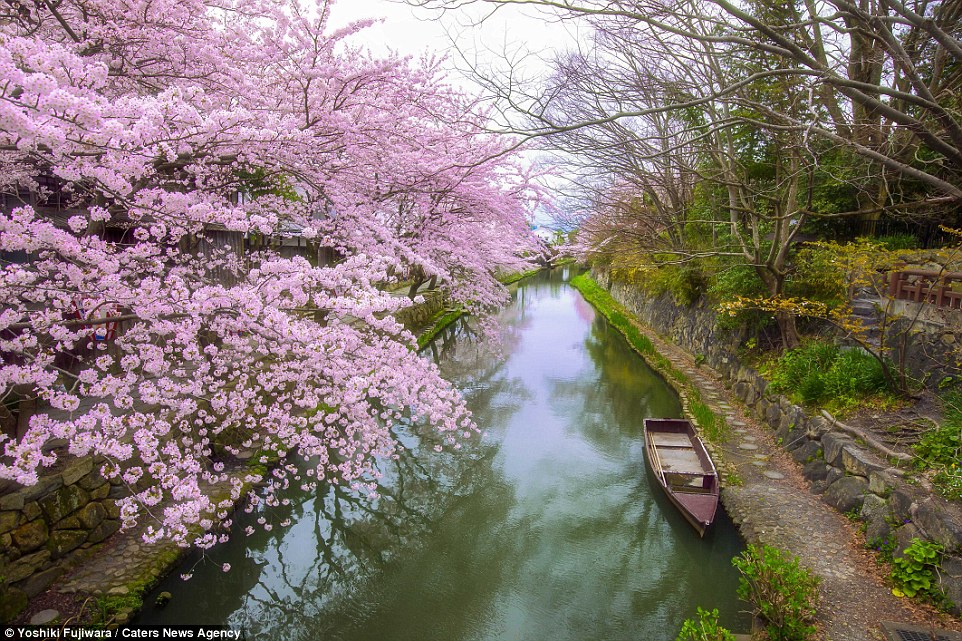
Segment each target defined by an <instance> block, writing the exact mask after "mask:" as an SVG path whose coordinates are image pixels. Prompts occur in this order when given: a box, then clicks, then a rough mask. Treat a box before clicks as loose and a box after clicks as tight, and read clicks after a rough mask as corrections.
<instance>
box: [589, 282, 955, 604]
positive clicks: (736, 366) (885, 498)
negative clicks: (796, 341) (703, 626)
mask: <svg viewBox="0 0 962 641" xmlns="http://www.w3.org/2000/svg"><path fill="white" fill-rule="evenodd" d="M593 275H594V277H595V279H596V280H597V281H598V282H599V283H600V284H602V285H603V286H605V287H606V288H607V289H609V291H610V292H611V295H612V296H613V297H614V298H615V299H616V300H617V301H619V302H620V303H621V304H622V305H624V306H625V307H627V308H628V309H629V310H630V311H631V312H632V313H634V314H635V315H636V316H637V317H638V318H639V320H641V321H642V322H644V323H645V324H647V325H649V326H650V327H652V328H653V329H654V330H655V331H657V332H658V333H659V334H661V335H662V336H664V337H666V338H669V339H671V340H672V341H674V342H675V343H676V344H678V345H679V346H680V347H682V348H683V349H685V350H686V351H688V352H690V353H692V354H694V355H696V356H699V357H701V358H704V362H705V363H706V364H707V365H709V366H710V367H712V368H713V369H715V370H716V371H717V372H718V373H719V374H720V375H721V376H722V377H723V378H724V379H725V381H726V384H727V385H728V386H730V388H731V390H732V392H733V393H734V395H735V396H736V397H737V398H738V399H739V400H740V401H742V402H743V403H744V404H745V405H746V407H747V408H748V409H749V410H750V411H751V412H752V413H754V414H755V415H756V416H757V417H758V418H759V419H760V420H761V421H763V422H764V423H767V424H768V425H769V426H770V427H771V428H772V429H773V430H774V431H775V438H776V441H777V442H778V443H779V444H781V445H782V446H783V447H784V448H785V449H787V450H788V451H789V452H790V453H791V456H792V457H793V458H794V459H795V460H796V461H797V462H798V463H799V464H801V465H803V466H804V468H803V473H804V475H805V477H806V478H807V479H808V480H809V481H811V483H812V485H811V490H812V492H813V493H816V494H820V495H821V496H822V498H823V500H825V501H826V502H827V503H829V504H830V505H832V506H833V507H835V508H836V509H838V511H839V512H842V513H844V514H848V515H852V516H857V517H858V518H860V519H862V520H863V521H864V523H865V527H866V529H865V536H866V540H867V541H869V542H883V541H893V542H895V543H896V555H898V554H899V553H900V552H901V550H903V549H904V548H905V547H906V546H908V545H909V542H910V541H911V540H912V539H913V538H915V537H918V538H922V539H926V540H929V541H934V542H937V543H941V544H942V545H943V546H944V547H945V549H946V551H947V553H948V554H947V555H946V556H945V558H944V560H943V563H942V568H941V572H940V574H941V580H942V585H943V588H944V589H945V592H946V594H947V595H948V597H949V598H950V599H951V600H952V602H953V603H955V604H956V606H955V609H954V611H955V613H956V614H959V613H960V612H962V609H960V606H962V555H960V552H962V507H960V506H959V505H957V504H955V503H950V502H948V501H945V500H944V499H942V498H940V497H938V496H936V495H934V494H933V493H932V492H930V491H926V490H925V489H923V488H921V487H919V486H917V485H915V484H912V483H910V482H907V477H908V480H911V472H910V471H905V470H902V469H898V468H896V467H894V466H892V465H891V464H890V463H889V462H888V461H886V460H884V459H883V458H881V457H880V456H878V455H877V454H876V453H875V452H874V451H871V450H870V449H869V448H867V447H865V446H864V445H863V444H862V443H860V442H859V441H858V440H857V439H855V438H853V437H852V436H851V435H849V434H848V433H846V432H844V431H842V430H841V429H839V428H838V426H837V425H836V424H835V423H833V422H832V421H829V420H828V419H827V418H825V417H823V416H810V415H809V414H808V413H806V411H805V410H803V409H802V408H801V407H799V406H797V405H794V404H792V403H791V402H790V401H789V400H788V399H787V398H786V397H784V396H782V395H776V394H771V393H769V392H768V391H767V388H768V383H767V381H765V380H764V379H763V378H762V377H761V376H760V375H759V374H758V373H757V372H756V371H754V370H753V369H751V368H748V367H744V366H742V365H741V364H740V363H739V362H738V358H737V356H736V353H737V352H736V350H737V347H738V345H739V343H740V342H741V340H742V339H743V337H744V335H743V334H741V333H740V332H733V331H727V330H721V329H718V328H717V327H716V323H715V312H714V311H713V310H712V309H711V307H710V306H709V305H707V304H705V303H704V302H701V303H699V304H696V305H694V306H692V307H691V308H680V307H678V306H677V305H676V304H675V303H674V301H673V300H672V299H671V298H670V296H668V295H665V296H660V297H657V298H649V297H647V296H645V294H644V293H642V292H640V291H638V290H637V289H635V288H633V287H631V286H630V285H624V284H621V283H613V282H611V281H610V280H609V279H608V277H607V275H606V274H604V273H599V272H594V274H593Z"/></svg>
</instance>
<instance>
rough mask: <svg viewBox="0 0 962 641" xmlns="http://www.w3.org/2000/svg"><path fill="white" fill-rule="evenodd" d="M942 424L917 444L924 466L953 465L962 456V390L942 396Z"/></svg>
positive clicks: (926, 434) (926, 433) (927, 433)
mask: <svg viewBox="0 0 962 641" xmlns="http://www.w3.org/2000/svg"><path fill="white" fill-rule="evenodd" d="M942 415H943V417H944V418H943V421H942V425H940V426H939V427H937V428H934V429H931V430H928V431H927V432H925V434H923V435H922V438H920V439H919V442H918V443H916V444H915V453H916V454H917V455H918V456H919V458H920V459H921V462H922V465H923V467H938V466H951V465H952V464H953V463H956V462H957V461H958V460H959V459H960V457H962V391H959V390H952V391H950V392H947V393H946V394H945V395H944V396H943V397H942Z"/></svg>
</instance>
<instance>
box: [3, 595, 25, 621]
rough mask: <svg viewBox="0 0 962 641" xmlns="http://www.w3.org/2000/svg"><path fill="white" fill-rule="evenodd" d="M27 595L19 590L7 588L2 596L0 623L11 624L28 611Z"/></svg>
mask: <svg viewBox="0 0 962 641" xmlns="http://www.w3.org/2000/svg"><path fill="white" fill-rule="evenodd" d="M27 601H28V599H27V594H26V593H25V592H24V591H23V590H18V589H17V588H7V589H6V590H4V591H3V594H0V621H3V622H4V623H10V622H11V621H13V620H14V619H15V618H17V615H18V614H20V613H21V612H23V611H24V610H26V609H27Z"/></svg>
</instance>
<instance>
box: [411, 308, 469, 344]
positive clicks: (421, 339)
mask: <svg viewBox="0 0 962 641" xmlns="http://www.w3.org/2000/svg"><path fill="white" fill-rule="evenodd" d="M463 314H464V310H463V309H442V310H441V311H440V312H438V313H437V315H436V316H435V317H434V318H433V319H432V320H431V325H430V327H429V328H428V329H426V330H424V331H423V332H421V334H420V336H418V351H421V350H422V349H424V348H425V347H426V346H427V344H428V343H430V342H431V341H432V340H434V337H435V336H437V335H438V334H440V333H441V332H443V331H444V329H445V328H446V327H448V326H449V325H450V324H451V323H453V322H454V321H456V320H458V319H459V318H461V316H462V315H463Z"/></svg>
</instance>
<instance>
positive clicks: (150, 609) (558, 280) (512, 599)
mask: <svg viewBox="0 0 962 641" xmlns="http://www.w3.org/2000/svg"><path fill="white" fill-rule="evenodd" d="M568 276H569V273H568V271H567V270H566V269H555V270H553V271H551V272H547V273H542V274H539V275H537V276H534V277H532V278H529V279H526V280H525V281H523V282H522V283H521V284H520V286H519V287H518V288H517V290H516V291H515V293H514V300H513V302H512V304H511V305H510V306H509V307H508V308H506V309H505V310H504V312H503V313H502V314H501V326H500V328H499V329H498V330H497V334H498V335H497V336H491V335H490V332H488V333H482V332H478V331H477V327H475V326H474V325H473V324H472V323H471V322H470V321H467V322H464V321H459V322H458V323H456V324H455V325H453V326H451V327H450V328H449V329H448V330H446V331H445V332H444V333H443V334H442V335H440V336H438V337H437V339H436V340H435V341H434V342H433V343H432V344H431V345H430V346H429V347H428V348H427V350H426V355H427V356H429V357H432V358H434V359H436V361H437V362H438V364H439V366H440V367H441V370H442V372H443V373H444V375H445V377H446V378H447V379H448V380H450V381H452V382H453V383H454V384H455V385H456V386H457V387H458V388H460V389H461V390H463V393H464V395H465V397H466V398H467V401H468V403H469V405H470V407H471V410H472V412H473V413H474V417H475V420H476V421H477V423H478V424H479V425H480V426H481V427H482V428H483V430H484V434H483V436H482V437H481V438H480V439H477V440H476V441H475V442H474V443H470V444H466V445H465V446H464V447H463V448H462V449H461V450H460V451H457V452H448V451H445V452H442V453H436V452H435V451H434V448H433V443H432V442H431V441H430V440H428V439H426V438H424V437H423V436H418V435H417V434H416V433H415V430H413V429H412V430H409V431H405V432H401V433H399V434H398V437H399V439H400V441H401V442H402V444H403V448H402V449H401V452H400V455H399V457H398V459H397V460H396V461H391V462H389V463H385V489H384V491H383V492H381V495H380V496H379V497H378V498H377V499H376V500H370V499H367V498H363V499H361V498H358V497H356V496H353V495H352V494H351V493H350V492H349V491H346V490H345V489H343V488H336V487H334V488H329V489H328V490H326V491H324V492H319V493H317V492H316V493H312V494H307V493H302V494H299V495H293V496H291V497H290V499H291V501H290V504H289V505H287V506H280V507H278V508H272V509H271V511H270V512H268V513H264V514H257V513H255V514H249V515H248V514H242V513H241V514H239V515H238V518H236V519H235V524H234V530H235V532H234V536H233V538H232V539H231V540H230V541H229V542H228V543H226V544H224V545H221V546H219V547H217V548H215V549H214V550H212V551H209V552H208V553H207V555H206V556H198V555H194V556H192V557H190V558H189V559H188V560H187V561H186V562H185V564H184V565H183V567H182V568H181V569H180V571H179V572H175V573H174V574H173V575H172V576H171V577H170V578H168V579H167V580H165V581H164V582H163V583H162V584H161V586H159V587H158V588H157V589H156V590H155V591H154V592H153V593H151V594H149V595H147V606H146V607H145V609H144V611H143V612H142V614H141V616H140V618H139V620H138V623H142V624H178V623H206V624H215V623H216V624H229V625H233V626H237V627H243V628H245V629H246V630H247V631H248V633H249V635H248V639H304V640H308V639H332V640H344V641H350V640H370V641H389V640H390V641H405V640H410V641H461V640H465V641H466V640H472V641H473V640H479V641H480V640H491V641H494V640H499V641H508V640H512V641H513V640H529V639H530V640H532V641H547V640H549V639H550V640H551V641H566V640H570V641H593V640H598V641H602V640H604V641H619V640H626V641H627V640H631V641H673V640H674V638H675V636H676V635H677V633H678V630H679V628H680V626H681V622H682V621H683V620H684V619H685V618H687V617H690V616H693V615H694V613H695V608H696V606H701V607H704V608H716V607H717V608H718V609H719V610H720V611H721V618H722V622H723V624H726V625H727V626H728V627H730V628H732V629H734V630H735V631H742V630H746V629H747V628H748V626H749V622H748V619H747V616H746V615H745V614H743V613H741V612H740V610H743V609H744V604H742V603H740V602H739V601H738V600H737V598H736V597H735V588H736V586H737V575H736V573H735V571H734V569H733V568H732V566H731V558H732V557H733V556H735V555H736V554H738V553H739V552H740V551H741V550H742V548H743V543H742V541H741V539H740V538H739V536H738V533H737V531H736V530H735V528H734V526H733V525H732V524H731V522H730V521H729V520H728V518H727V516H726V515H725V514H724V513H721V514H720V517H719V519H718V521H717V522H716V524H715V526H714V528H713V530H712V531H710V533H709V534H708V535H707V536H706V538H705V539H700V538H699V537H698V535H697V534H696V533H695V531H694V530H693V529H692V528H691V526H690V525H688V524H687V523H686V522H685V520H684V519H683V518H682V517H681V516H680V515H679V514H677V513H676V511H675V510H674V508H673V507H672V506H671V504H670V503H668V501H667V499H666V498H665V497H664V496H663V495H662V493H661V491H660V490H659V489H658V488H657V486H655V485H654V481H653V479H652V478H651V476H650V474H648V473H647V472H646V469H645V464H644V447H643V442H642V419H643V418H644V417H646V416H662V417H671V416H679V415H680V412H681V409H680V405H679V402H678V398H677V397H676V395H675V394H674V392H673V390H672V389H671V388H670V387H669V386H668V385H667V384H666V383H665V382H664V381H663V380H662V379H661V378H660V377H659V376H658V375H657V374H656V373H655V372H653V371H652V370H650V369H649V368H648V367H647V366H646V365H645V363H644V362H643V361H642V360H641V359H640V358H639V357H638V356H637V355H636V354H635V353H634V352H632V351H631V349H630V348H629V347H628V345H627V344H626V343H625V341H624V340H623V339H622V337H621V336H620V334H618V333H617V332H616V331H614V330H613V329H610V328H609V326H608V324H607V322H606V321H605V320H604V318H603V317H601V316H600V315H598V314H596V313H595V312H594V310H593V309H592V308H591V307H590V306H589V305H588V304H587V303H586V302H585V301H584V300H583V299H582V298H581V296H580V294H579V293H578V292H577V291H576V290H574V289H573V288H571V287H570V286H569V285H568V284H567V280H568ZM258 518H267V519H268V520H269V521H271V522H276V523H281V522H286V521H287V520H290V522H291V524H290V526H289V527H286V528H281V527H277V528H274V529H272V530H271V531H269V532H265V531H263V529H260V528H258V529H256V530H255V531H254V533H253V534H251V535H249V536H247V535H245V533H244V530H245V528H246V527H247V526H248V525H249V524H251V523H253V522H254V521H255V520H256V519H258ZM224 563H229V564H230V565H231V566H232V569H231V570H230V571H229V572H228V573H224V572H222V570H221V566H222V564H224ZM181 574H191V575H192V578H191V579H190V580H188V581H184V580H182V579H181V578H180V575H181ZM160 591H169V592H171V593H172V594H173V599H172V600H171V602H170V603H169V604H168V605H167V606H166V607H164V608H159V607H155V606H154V605H153V600H154V597H155V595H156V594H157V593H159V592H160Z"/></svg>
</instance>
